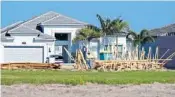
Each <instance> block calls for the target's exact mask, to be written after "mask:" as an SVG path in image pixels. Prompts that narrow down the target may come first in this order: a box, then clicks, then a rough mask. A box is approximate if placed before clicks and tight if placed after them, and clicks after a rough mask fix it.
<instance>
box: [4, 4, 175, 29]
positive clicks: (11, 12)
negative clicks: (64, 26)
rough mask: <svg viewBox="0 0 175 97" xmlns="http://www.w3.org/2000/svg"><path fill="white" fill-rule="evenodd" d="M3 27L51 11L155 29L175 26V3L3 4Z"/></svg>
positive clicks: (91, 22) (88, 19)
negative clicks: (114, 20)
mask: <svg viewBox="0 0 175 97" xmlns="http://www.w3.org/2000/svg"><path fill="white" fill-rule="evenodd" d="M1 7H2V8H1V9H2V10H1V27H5V26H8V25H10V24H12V23H15V22H17V21H21V20H28V19H31V18H32V17H34V16H38V15H41V14H43V13H46V12H48V11H55V12H57V13H60V14H63V15H66V16H69V17H72V18H75V19H77V20H80V21H83V22H86V23H89V24H93V25H96V26H99V21H98V19H97V17H96V14H100V15H101V16H102V17H104V18H110V19H115V18H117V17H119V16H121V18H122V19H123V20H124V21H127V22H128V24H129V26H130V28H131V30H133V31H136V32H140V31H141V30H142V29H148V30H151V29H154V28H159V27H163V26H166V25H169V24H172V23H175V11H174V10H175V2H174V1H171V2H163V1H162V2H155V1H154V2H153V1H146V2H139V1H133V2H131V1H130V2H129V1H124V2H122V1H110V2H109V1H103V2H102V1H96V2H93V1H87V2H85V1H76V2H75V1H74V2H70V1H66V2H63V1H52V2H51V1H37V2H36V1H28V2H26V1H25V2H23V1H18V2H17V1H15V2H9V1H3V2H1Z"/></svg>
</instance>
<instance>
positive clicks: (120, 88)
mask: <svg viewBox="0 0 175 97" xmlns="http://www.w3.org/2000/svg"><path fill="white" fill-rule="evenodd" d="M1 93H2V94H1V95H2V97H175V84H161V83H153V84H141V85H99V84H91V83H89V84H87V85H76V86H72V85H62V84H44V85H33V84H18V85H11V86H6V85H1Z"/></svg>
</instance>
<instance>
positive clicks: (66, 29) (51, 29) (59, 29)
mask: <svg viewBox="0 0 175 97" xmlns="http://www.w3.org/2000/svg"><path fill="white" fill-rule="evenodd" d="M81 28H83V26H76V27H71V26H43V29H44V33H46V34H48V35H51V36H53V37H55V33H70V35H69V39H70V40H71V42H69V43H66V42H65V43H66V44H69V45H70V46H69V51H70V52H71V51H72V49H71V46H72V40H73V39H74V38H75V36H76V33H77V32H78V30H79V29H81ZM54 49H55V47H54V46H53V47H52V50H54Z"/></svg>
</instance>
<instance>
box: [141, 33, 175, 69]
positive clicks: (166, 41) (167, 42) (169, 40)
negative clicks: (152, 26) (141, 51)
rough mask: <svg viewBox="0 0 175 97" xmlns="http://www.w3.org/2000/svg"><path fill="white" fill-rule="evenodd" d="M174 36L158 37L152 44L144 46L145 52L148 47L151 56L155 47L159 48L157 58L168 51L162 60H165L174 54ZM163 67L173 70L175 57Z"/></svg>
mask: <svg viewBox="0 0 175 97" xmlns="http://www.w3.org/2000/svg"><path fill="white" fill-rule="evenodd" d="M174 41H175V36H160V37H158V38H157V39H156V40H155V42H154V43H147V44H145V45H144V47H145V49H146V51H148V49H149V47H151V48H152V51H153V54H154V53H155V49H156V47H159V57H161V56H162V55H163V54H164V53H165V52H166V51H167V50H168V49H169V51H168V53H166V55H165V56H164V57H163V58H167V57H168V56H169V55H171V54H172V53H173V52H175V45H174V43H173V42H174ZM165 67H167V68H171V69H175V57H173V58H172V61H169V62H168V63H167V64H166V65H165Z"/></svg>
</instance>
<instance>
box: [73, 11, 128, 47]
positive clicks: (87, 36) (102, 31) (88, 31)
mask: <svg viewBox="0 0 175 97" xmlns="http://www.w3.org/2000/svg"><path fill="white" fill-rule="evenodd" d="M97 18H98V20H99V22H100V27H97V26H94V25H88V26H87V27H85V28H83V29H81V30H80V31H79V33H78V34H77V35H76V37H75V38H74V39H73V42H75V41H78V40H85V41H86V42H87V43H88V45H87V46H89V42H90V41H91V39H93V38H99V37H100V36H106V35H116V36H118V35H117V33H125V32H124V30H125V29H129V26H128V23H127V22H125V21H123V20H122V19H120V17H119V18H116V19H114V20H111V19H109V18H107V19H104V18H102V17H101V16H100V15H99V14H97ZM116 43H117V38H116Z"/></svg>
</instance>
